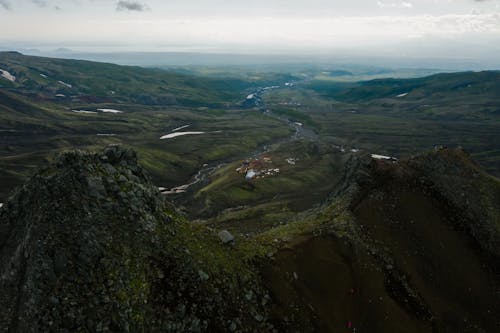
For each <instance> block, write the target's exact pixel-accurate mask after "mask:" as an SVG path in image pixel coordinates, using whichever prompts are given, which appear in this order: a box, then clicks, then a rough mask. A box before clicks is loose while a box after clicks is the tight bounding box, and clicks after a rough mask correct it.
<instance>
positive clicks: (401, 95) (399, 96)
mask: <svg viewBox="0 0 500 333" xmlns="http://www.w3.org/2000/svg"><path fill="white" fill-rule="evenodd" d="M408 94H409V93H404V94H399V95H397V96H396V97H397V98H401V97H405V96H407V95H408Z"/></svg>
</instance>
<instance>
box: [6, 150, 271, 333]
mask: <svg viewBox="0 0 500 333" xmlns="http://www.w3.org/2000/svg"><path fill="white" fill-rule="evenodd" d="M240 254H241V251H239V250H238V249H235V248H230V247H227V246H223V245H222V244H220V241H219V240H218V238H217V235H216V233H212V232H211V231H209V230H207V229H206V228H205V227H201V226H196V225H192V224H188V223H187V222H185V221H183V219H182V218H180V217H178V216H176V215H175V213H174V212H173V210H172V209H170V208H168V205H167V204H166V203H165V202H164V200H163V198H162V196H161V195H160V193H159V192H158V190H157V189H156V188H155V187H154V186H153V185H152V184H151V183H150V181H149V179H148V177H147V175H145V173H144V171H143V170H142V168H141V167H140V166H139V165H138V164H137V158H136V156H135V153H134V152H133V151H130V150H124V149H122V148H119V147H110V148H108V149H106V150H105V151H104V152H103V153H100V154H91V153H84V152H78V151H77V152H69V153H64V154H62V155H61V156H59V157H58V158H57V159H56V161H55V162H54V163H53V165H51V166H50V167H49V168H47V169H45V170H42V171H40V172H39V173H37V174H36V175H35V176H33V177H32V179H31V180H30V181H29V182H28V183H27V184H26V185H25V186H24V187H23V188H21V189H19V190H18V191H17V193H15V194H14V195H13V197H12V198H11V200H10V201H9V202H8V203H7V204H6V206H5V207H4V208H3V209H2V210H1V212H0V269H1V271H0V274H1V275H0V294H1V295H2V297H0V331H4V332H7V331H8V332H50V331H54V332H105V331H113V332H150V331H161V332H187V331H192V332H197V331H221V330H229V329H233V330H235V331H265V330H268V329H270V326H269V324H268V323H267V321H266V318H267V314H266V311H265V308H264V307H263V305H262V300H263V299H264V296H265V292H263V290H262V289H261V287H260V282H259V278H258V276H257V275H255V274H253V273H252V270H251V269H250V268H249V267H250V264H249V261H247V259H246V258H245V257H243V258H240ZM249 293H251V295H253V296H252V297H246V295H248V294H249Z"/></svg>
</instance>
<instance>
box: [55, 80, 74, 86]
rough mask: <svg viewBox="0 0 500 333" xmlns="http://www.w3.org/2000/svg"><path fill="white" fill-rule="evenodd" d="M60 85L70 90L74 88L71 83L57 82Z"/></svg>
mask: <svg viewBox="0 0 500 333" xmlns="http://www.w3.org/2000/svg"><path fill="white" fill-rule="evenodd" d="M57 82H58V83H60V84H62V85H63V86H65V87H68V88H73V86H72V85H71V84H69V83H66V82H63V81H57Z"/></svg>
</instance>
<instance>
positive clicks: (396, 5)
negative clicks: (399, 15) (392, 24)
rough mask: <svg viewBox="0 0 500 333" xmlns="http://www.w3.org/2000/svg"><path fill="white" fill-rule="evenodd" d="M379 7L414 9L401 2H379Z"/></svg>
mask: <svg viewBox="0 0 500 333" xmlns="http://www.w3.org/2000/svg"><path fill="white" fill-rule="evenodd" d="M476 1H477V0H476ZM377 6H379V7H380V8H407V9H411V8H413V4H412V3H411V2H407V1H400V2H383V1H377Z"/></svg>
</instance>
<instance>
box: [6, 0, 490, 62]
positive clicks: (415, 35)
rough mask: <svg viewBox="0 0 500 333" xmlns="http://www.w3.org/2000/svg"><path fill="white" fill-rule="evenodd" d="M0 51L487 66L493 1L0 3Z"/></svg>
mask: <svg viewBox="0 0 500 333" xmlns="http://www.w3.org/2000/svg"><path fill="white" fill-rule="evenodd" d="M0 47H2V48H4V49H5V48H9V47H12V48H35V49H40V50H49V49H54V48H69V49H72V50H76V51H91V52H100V51H102V52H113V51H116V52H122V51H148V52H151V51H153V52H154V51H194V52H212V53H244V54H253V53H259V54H280V53H286V54H329V53H338V54H346V55H348V54H353V55H366V56H370V55H377V56H389V57H392V56H393V57H436V58H457V57H458V58H468V59H476V60H478V61H480V60H483V59H484V60H486V59H490V60H491V59H496V58H500V57H499V55H500V0H404V1H399V0H378V1H377V0H348V1H340V0H338V1H336V0H245V1H243V0H138V1H136V0H122V1H118V0H0ZM499 61H500V60H499Z"/></svg>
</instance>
